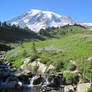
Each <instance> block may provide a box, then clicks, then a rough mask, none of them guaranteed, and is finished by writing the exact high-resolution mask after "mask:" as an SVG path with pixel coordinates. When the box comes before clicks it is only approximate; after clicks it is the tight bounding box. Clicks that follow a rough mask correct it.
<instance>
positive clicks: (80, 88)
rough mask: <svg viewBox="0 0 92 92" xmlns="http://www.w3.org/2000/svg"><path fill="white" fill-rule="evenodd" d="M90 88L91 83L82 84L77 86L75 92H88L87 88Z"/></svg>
mask: <svg viewBox="0 0 92 92" xmlns="http://www.w3.org/2000/svg"><path fill="white" fill-rule="evenodd" d="M90 86H91V83H82V84H78V86H77V92H88V88H89V87H90Z"/></svg>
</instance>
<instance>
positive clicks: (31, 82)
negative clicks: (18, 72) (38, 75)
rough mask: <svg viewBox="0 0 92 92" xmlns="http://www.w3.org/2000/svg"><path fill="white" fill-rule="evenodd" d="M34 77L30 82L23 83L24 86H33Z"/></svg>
mask: <svg viewBox="0 0 92 92" xmlns="http://www.w3.org/2000/svg"><path fill="white" fill-rule="evenodd" d="M34 79H35V76H33V78H32V79H30V84H23V87H29V88H30V87H33V86H34V85H33V82H34Z"/></svg>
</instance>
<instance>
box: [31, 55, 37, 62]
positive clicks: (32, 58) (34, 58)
mask: <svg viewBox="0 0 92 92" xmlns="http://www.w3.org/2000/svg"><path fill="white" fill-rule="evenodd" d="M37 58H39V56H38V55H35V54H33V55H32V56H31V59H30V62H33V61H35V60H36V59H37Z"/></svg>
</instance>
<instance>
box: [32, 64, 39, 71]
mask: <svg viewBox="0 0 92 92" xmlns="http://www.w3.org/2000/svg"><path fill="white" fill-rule="evenodd" d="M37 69H38V67H37V65H35V66H33V67H32V72H33V73H37Z"/></svg>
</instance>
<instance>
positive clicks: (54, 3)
mask: <svg viewBox="0 0 92 92" xmlns="http://www.w3.org/2000/svg"><path fill="white" fill-rule="evenodd" d="M30 9H39V10H45V11H53V12H55V13H58V14H61V15H67V16H70V17H71V18H72V19H73V20H80V21H84V22H92V0H0V21H5V20H9V19H11V18H13V17H15V16H18V15H20V14H22V13H24V12H26V11H28V10H30Z"/></svg>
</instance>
